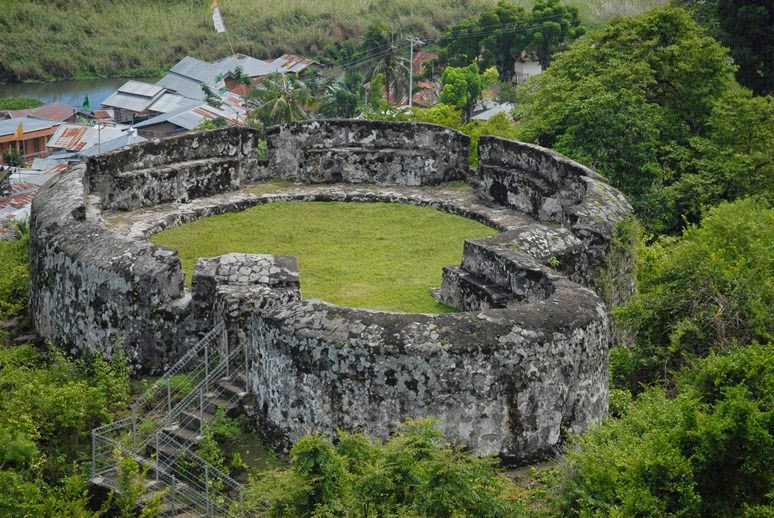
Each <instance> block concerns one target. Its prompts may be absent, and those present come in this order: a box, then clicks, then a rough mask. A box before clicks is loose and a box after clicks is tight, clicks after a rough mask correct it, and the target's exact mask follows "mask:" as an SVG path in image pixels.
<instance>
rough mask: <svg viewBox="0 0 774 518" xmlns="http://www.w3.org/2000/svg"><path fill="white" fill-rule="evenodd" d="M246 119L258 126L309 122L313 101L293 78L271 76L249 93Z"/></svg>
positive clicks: (303, 87)
mask: <svg viewBox="0 0 774 518" xmlns="http://www.w3.org/2000/svg"><path fill="white" fill-rule="evenodd" d="M246 102H247V105H248V106H249V107H250V108H251V111H250V114H249V115H248V119H249V120H250V121H252V123H253V124H257V125H258V126H273V125H275V124H284V123H287V122H293V121H297V120H304V119H307V118H309V115H308V113H307V112H308V111H309V110H310V109H311V108H312V105H313V102H314V99H313V98H312V95H311V92H310V91H309V88H308V86H307V85H306V84H304V82H303V81H301V80H299V79H298V78H297V77H296V76H295V75H294V74H279V73H277V74H272V75H271V76H269V77H267V78H266V79H264V80H263V81H262V82H261V83H260V84H259V85H258V86H256V87H254V88H253V89H251V90H250V92H249V93H248V94H247V97H246Z"/></svg>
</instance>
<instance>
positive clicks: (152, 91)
mask: <svg viewBox="0 0 774 518" xmlns="http://www.w3.org/2000/svg"><path fill="white" fill-rule="evenodd" d="M118 91H119V92H123V93H125V94H132V95H139V96H141V97H156V96H157V95H159V94H161V93H163V92H164V88H162V87H160V86H158V85H151V84H148V83H142V82H140V81H127V82H126V83H124V84H123V85H121V87H120V88H119V89H118Z"/></svg>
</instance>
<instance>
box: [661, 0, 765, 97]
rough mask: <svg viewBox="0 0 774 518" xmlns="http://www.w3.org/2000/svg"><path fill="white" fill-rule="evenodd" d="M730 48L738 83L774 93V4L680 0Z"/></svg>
mask: <svg viewBox="0 0 774 518" xmlns="http://www.w3.org/2000/svg"><path fill="white" fill-rule="evenodd" d="M675 3H676V4H678V5H680V6H682V7H685V8H686V9H687V10H689V11H690V12H691V13H692V14H693V16H694V18H695V19H696V20H697V21H698V22H699V23H701V24H702V25H704V26H705V27H706V28H707V31H708V32H709V33H710V34H711V35H713V36H714V37H715V38H717V39H718V40H719V41H721V42H722V43H723V44H724V45H727V46H728V47H729V48H730V49H731V56H732V57H733V59H734V63H735V64H736V65H737V66H738V67H739V68H738V70H737V74H736V77H737V79H738V80H739V82H740V83H741V84H742V85H744V86H746V87H747V88H749V89H751V90H752V91H753V92H755V93H756V94H758V95H766V94H770V93H772V92H774V33H772V30H771V27H772V25H774V6H772V4H771V2H770V1H767V0H678V1H676V2H675Z"/></svg>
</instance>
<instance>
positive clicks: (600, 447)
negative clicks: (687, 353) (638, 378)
mask: <svg viewBox="0 0 774 518" xmlns="http://www.w3.org/2000/svg"><path fill="white" fill-rule="evenodd" d="M773 394H774V349H773V348H772V347H771V345H766V346H761V345H751V346H749V347H738V348H735V349H732V350H731V351H729V352H728V354H723V355H714V354H713V355H711V356H710V357H709V358H707V359H705V360H702V361H700V362H698V363H697V364H696V366H695V367H694V368H693V369H690V370H688V371H687V372H686V374H684V376H683V378H682V379H681V382H680V390H679V393H678V395H677V397H675V398H674V399H669V398H667V397H666V395H665V393H664V391H663V389H660V388H652V389H649V390H647V391H646V392H644V393H643V394H642V395H641V396H640V397H639V398H638V400H637V401H636V402H634V403H633V404H631V406H630V407H629V409H628V410H627V411H626V412H625V413H624V415H623V417H621V418H620V419H610V420H608V421H606V422H605V423H604V424H602V425H600V426H597V427H596V428H593V429H591V430H590V431H588V432H587V433H586V435H584V436H582V437H575V438H574V439H573V440H572V443H571V446H570V447H569V453H568V454H567V456H566V457H565V459H564V460H563V461H562V464H561V466H560V468H559V469H558V482H559V483H558V485H557V486H556V488H555V491H556V495H557V504H558V506H559V509H560V510H561V511H562V512H564V513H566V514H580V515H584V516H588V515H595V516H596V515H608V516H666V515H668V516H738V515H739V514H740V511H741V510H742V509H749V511H750V514H751V515H753V514H755V513H761V512H763V511H762V510H763V509H764V508H765V506H766V505H771V504H772V503H774V502H772V495H774V493H773V491H774V464H772V463H771V459H772V458H774V432H773V430H774V405H772V403H774V400H773V399H772V397H773V396H772V395H773ZM758 515H760V514H758Z"/></svg>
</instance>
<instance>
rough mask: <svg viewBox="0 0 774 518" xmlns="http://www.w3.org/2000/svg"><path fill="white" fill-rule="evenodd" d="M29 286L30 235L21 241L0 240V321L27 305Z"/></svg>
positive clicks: (23, 237) (25, 235)
mask: <svg viewBox="0 0 774 518" xmlns="http://www.w3.org/2000/svg"><path fill="white" fill-rule="evenodd" d="M28 284H29V234H28V232H27V231H26V230H24V231H23V232H22V235H21V237H20V238H19V239H11V240H2V239H0V320H2V319H5V318H8V317H9V316H11V315H13V314H14V313H18V312H19V311H20V310H21V309H23V308H24V307H25V306H26V305H27V291H28V289H29V288H28Z"/></svg>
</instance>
